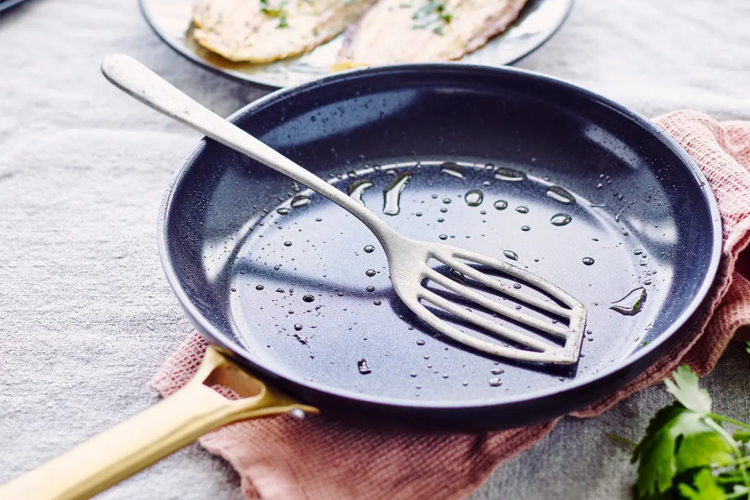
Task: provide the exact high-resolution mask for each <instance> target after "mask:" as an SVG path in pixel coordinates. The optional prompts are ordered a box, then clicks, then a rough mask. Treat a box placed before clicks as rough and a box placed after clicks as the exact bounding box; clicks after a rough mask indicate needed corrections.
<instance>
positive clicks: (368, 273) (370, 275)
mask: <svg viewBox="0 0 750 500" xmlns="http://www.w3.org/2000/svg"><path fill="white" fill-rule="evenodd" d="M365 274H366V275H367V276H369V277H370V278H372V277H373V276H375V274H376V273H375V269H368V270H367V271H365Z"/></svg>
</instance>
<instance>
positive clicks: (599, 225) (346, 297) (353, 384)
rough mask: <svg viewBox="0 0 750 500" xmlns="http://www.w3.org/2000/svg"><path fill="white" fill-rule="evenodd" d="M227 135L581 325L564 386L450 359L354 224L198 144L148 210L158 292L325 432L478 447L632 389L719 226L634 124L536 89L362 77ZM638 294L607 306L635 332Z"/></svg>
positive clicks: (498, 363)
mask: <svg viewBox="0 0 750 500" xmlns="http://www.w3.org/2000/svg"><path fill="white" fill-rule="evenodd" d="M232 120H233V121H234V122H235V123H237V124H238V125H240V126H241V127H242V128H244V129H246V130H247V131H248V132H250V133H251V134H253V135H255V136H256V137H258V138H259V139H260V140H262V141H264V142H265V143H267V144H269V145H270V146H272V147H274V148H276V149H277V150H279V151H281V152H282V153H284V154H285V155H287V156H288V157H290V158H292V159H293V160H295V161H296V162H298V163H299V164H300V165H302V166H304V167H305V168H307V169H309V170H311V171H313V172H315V173H316V174H317V175H319V176H321V177H323V178H325V179H330V182H331V183H333V184H335V185H336V186H338V187H339V188H341V189H342V190H345V191H348V190H354V191H356V193H355V195H358V194H359V193H360V192H361V196H362V200H363V202H364V203H365V204H366V206H367V207H368V208H370V209H371V210H372V211H373V212H375V213H377V214H378V215H379V216H380V217H381V218H382V219H383V220H385V221H386V222H387V223H388V224H389V225H391V226H392V227H394V228H395V229H397V230H398V231H399V232H401V233H403V234H405V235H406V236H410V237H413V238H417V239H424V240H432V241H440V240H442V239H446V242H447V243H450V244H453V245H456V246H461V247H465V248H467V249H471V250H474V251H477V252H480V253H484V254H487V255H490V256H493V257H498V258H502V259H506V260H508V259H510V260H509V261H512V260H515V262H513V263H515V264H516V265H519V266H522V267H524V268H527V269H528V270H530V271H532V272H534V273H536V274H539V275H540V276H542V277H543V278H544V279H546V280H548V281H551V282H552V283H555V284H557V285H559V286H560V287H562V288H563V289H564V290H566V291H567V292H569V293H571V294H572V295H573V296H574V297H576V298H577V299H578V300H580V301H581V302H583V303H584V304H585V305H586V306H587V308H588V324H587V327H586V329H587V334H586V339H585V340H584V341H583V347H582V357H581V359H580V362H579V363H578V364H577V365H576V366H574V367H572V368H571V367H554V366H544V365H537V364H529V363H518V362H508V361H505V360H502V359H495V358H491V357H487V356H483V355H480V354H478V353H476V352H473V351H470V350H468V349H465V348H463V347H462V346H460V345H457V344H455V343H452V342H450V341H449V340H448V339H445V338H441V337H440V336H437V335H435V332H433V331H432V330H431V329H430V328H429V327H428V326H427V325H425V324H423V323H422V322H421V321H420V320H418V319H417V318H416V317H415V316H413V315H412V314H411V312H410V311H409V310H408V309H407V308H406V307H405V306H404V305H403V304H402V303H401V302H400V300H399V299H398V297H397V296H396V294H395V293H394V291H393V290H392V288H391V284H390V280H389V278H388V271H387V262H386V259H385V255H384V253H383V251H382V249H381V248H380V247H379V245H378V243H377V240H376V239H375V238H374V236H373V235H372V234H371V233H370V232H369V231H368V230H367V228H366V227H365V226H364V225H362V224H361V223H360V222H359V221H357V220H356V219H355V218H354V217H353V216H351V215H349V214H348V213H347V212H345V211H344V210H342V209H340V208H339V207H337V206H335V205H333V204H332V203H330V202H329V201H327V200H326V199H323V198H322V197H320V196H319V195H317V194H315V193H311V192H309V191H308V190H306V188H305V187H304V186H298V185H295V184H294V183H293V182H292V181H291V180H289V179H288V178H286V177H284V176H282V175H281V174H278V173H276V172H274V171H272V170H270V169H268V168H266V167H264V166H262V165H260V164H258V163H257V162H255V161H254V160H251V159H249V158H246V157H244V156H242V155H240V154H238V153H235V152H233V151H231V150H229V149H227V148H225V147H224V146H221V145H219V144H217V143H215V142H213V141H210V140H204V141H203V142H202V143H201V144H200V145H199V146H198V148H197V149H196V151H195V152H194V153H193V154H191V155H190V156H189V158H188V159H187V160H186V161H185V162H184V164H183V165H182V167H181V168H180V169H179V171H178V173H177V175H176V178H175V180H174V182H173V184H172V185H171V187H170V188H169V190H168V193H167V195H166V197H165V201H164V206H163V210H162V214H161V221H160V232H159V238H160V250H161V256H162V260H163V263H164V267H165V269H166V273H167V277H168V279H169V281H170V284H171V285H172V287H173V288H174V290H175V292H176V294H177V296H178V298H179V300H180V302H181V303H182V306H183V307H184V309H185V311H186V312H187V314H188V315H189V316H190V318H191V319H192V321H193V322H194V323H195V325H196V326H197V328H198V329H199V330H200V331H201V332H202V333H203V334H205V335H206V336H208V337H209V338H210V339H212V340H213V341H214V342H215V343H217V344H219V345H221V346H224V347H226V348H228V349H230V350H231V351H233V352H234V353H235V354H236V358H237V359H239V360H240V361H241V362H242V363H243V364H244V365H245V366H246V367H247V368H248V369H249V370H250V371H251V372H253V373H255V374H257V375H259V376H261V377H262V378H263V379H264V380H266V381H267V382H269V383H271V384H273V385H276V386H278V387H280V388H281V389H283V390H285V391H286V392H287V393H289V394H290V395H292V396H293V397H295V398H298V399H299V400H300V401H302V402H305V403H308V404H311V405H313V406H317V407H318V408H320V409H321V411H322V412H323V413H324V414H326V415H329V416H333V417H336V418H343V419H347V420H350V421H357V422H365V423H367V424H372V425H386V426H391V425H398V426H404V425H405V426H409V427H416V428H419V429H427V428H436V429H441V430H475V429H495V428H503V427H509V426H515V425H521V424H528V423H532V422H535V421H539V420H542V419H547V418H551V417H555V416H559V415H562V414H564V413H566V412H569V411H571V410H573V409H576V408H579V407H581V406H583V405H585V404H588V403H592V402H594V401H595V400H597V399H598V398H601V397H602V396H604V395H607V394H609V393H611V392H613V391H615V390H616V389H617V388H619V387H620V386H622V385H623V384H625V383H626V382H627V381H628V380H631V379H632V378H633V377H635V376H636V375H638V374H639V373H641V372H642V371H643V370H645V369H646V368H647V367H648V366H649V364H650V363H652V362H653V361H654V360H655V359H656V358H657V357H658V356H659V354H660V353H662V352H664V350H665V349H666V347H667V346H668V345H669V343H670V342H671V341H673V340H674V339H675V338H676V337H677V336H678V335H679V333H678V329H679V327H680V326H681V325H683V324H684V322H685V321H686V320H687V319H688V318H689V317H690V315H691V314H692V313H693V312H694V311H695V310H696V308H697V307H698V305H699V304H700V302H701V300H702V299H703V298H704V297H705V295H706V293H707V291H708V289H709V287H710V285H711V282H712V280H713V278H714V275H715V273H716V269H717V265H718V261H719V257H720V250H721V223H720V217H719V212H718V208H717V205H716V202H715V199H714V197H713V195H712V193H711V191H710V188H709V186H708V184H707V182H706V180H705V178H704V177H703V175H702V174H701V172H700V171H699V170H698V169H697V167H696V166H695V164H694V163H693V161H692V160H691V159H690V157H689V156H688V155H687V154H686V153H685V152H684V151H683V150H682V149H680V148H679V147H678V146H677V145H676V144H675V143H674V142H673V141H672V140H671V139H670V138H669V137H668V136H666V135H665V134H664V133H662V132H661V131H659V130H658V129H657V128H656V127H654V126H653V125H651V124H649V123H648V122H646V121H645V120H643V119H641V118H639V117H638V116H637V115H635V114H633V113H631V112H629V111H627V110H625V109H624V108H622V107H621V106H619V105H617V104H614V103H612V102H610V101H608V100H606V99H604V98H602V97H600V96H597V95H595V94H592V93H590V92H588V91H585V90H582V89H580V88H578V87H575V86H572V85H570V84H567V83H564V82H561V81H558V80H555V79H552V78H549V77H545V76H541V75H538V74H533V73H528V72H523V71H519V70H514V69H493V68H482V67H471V66H463V65H406V66H394V67H387V68H379V69H368V70H362V71H356V72H350V73H345V74H339V75H334V76H331V77H328V78H325V79H323V80H320V81H317V82H314V83H311V84H308V85H305V86H302V87H297V88H294V89H290V90H285V91H279V92H276V93H274V94H271V95H269V96H268V97H266V98H264V99H262V100H260V101H256V102H255V103H252V104H250V105H248V106H247V107H245V108H244V109H242V110H240V111H239V112H238V113H236V114H235V115H234V116H233V117H232ZM446 163H447V165H446ZM407 172H408V173H411V174H412V177H411V180H410V181H409V182H408V184H406V186H405V188H404V189H403V191H402V192H401V197H400V203H399V207H398V210H399V213H398V214H397V215H387V214H385V213H384V212H385V211H391V212H392V211H393V207H392V206H391V207H385V206H384V201H385V200H384V198H385V195H384V190H386V191H387V188H388V186H389V185H391V184H392V183H393V182H394V180H397V179H399V178H401V177H400V176H401V175H402V174H405V173H407ZM368 183H369V184H372V186H371V187H369V188H367V189H363V188H362V186H366V185H368ZM357 185H359V186H360V189H359V190H355V188H356V186H357ZM550 188H552V189H550ZM560 188H562V190H561V189H560ZM476 190H478V191H480V192H481V203H477V198H478V195H477V193H476ZM472 191H474V192H473V193H472V194H469V195H468V196H467V193H470V192H472ZM571 198H572V199H574V200H575V201H574V202H571ZM392 201H393V197H392V196H391V202H392ZM385 205H387V204H385ZM568 218H569V219H570V221H569V222H567V223H565V224H564V225H559V224H560V222H564V221H567V219H568ZM553 221H554V222H556V223H557V224H553ZM369 245H372V246H373V247H374V250H372V251H369V250H371V249H370V248H367V247H368V246H369ZM591 261H593V263H591ZM634 290H636V292H634V295H630V298H629V299H628V300H626V301H625V303H626V304H625V305H626V306H628V307H630V309H631V311H630V312H633V309H635V310H637V309H639V308H640V310H639V312H637V313H636V314H632V315H629V314H623V313H622V312H617V311H615V310H613V309H611V308H610V306H611V305H612V304H613V303H615V302H617V301H618V300H620V299H622V298H623V297H625V296H627V295H628V294H630V293H631V292H632V291H634ZM641 290H642V291H641ZM644 293H645V299H644V300H641V301H640V303H638V300H635V299H633V297H641V298H642V296H643V294H644ZM467 307H468V308H471V304H467ZM621 310H622V308H621ZM623 312H624V310H623Z"/></svg>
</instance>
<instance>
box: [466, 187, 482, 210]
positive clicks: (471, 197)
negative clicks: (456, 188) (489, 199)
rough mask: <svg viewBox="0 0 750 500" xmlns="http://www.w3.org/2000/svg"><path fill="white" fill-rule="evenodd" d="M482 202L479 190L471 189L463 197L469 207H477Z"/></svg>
mask: <svg viewBox="0 0 750 500" xmlns="http://www.w3.org/2000/svg"><path fill="white" fill-rule="evenodd" d="M482 200H484V194H482V192H481V191H480V190H479V189H472V190H471V191H469V192H468V193H466V194H465V195H464V201H465V202H466V204H467V205H469V206H470V207H478V206H479V205H481V204H482Z"/></svg>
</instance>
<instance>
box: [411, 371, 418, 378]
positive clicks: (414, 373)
mask: <svg viewBox="0 0 750 500" xmlns="http://www.w3.org/2000/svg"><path fill="white" fill-rule="evenodd" d="M409 376H411V378H414V377H416V376H417V372H411V373H410V374H409Z"/></svg>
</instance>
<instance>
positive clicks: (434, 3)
mask: <svg viewBox="0 0 750 500" xmlns="http://www.w3.org/2000/svg"><path fill="white" fill-rule="evenodd" d="M405 5H406V4H401V6H402V7H404V6H405ZM411 18H412V19H413V20H414V24H413V25H412V29H425V28H431V29H432V31H433V32H434V33H437V34H438V35H442V34H443V30H442V28H443V26H445V25H446V24H448V23H450V22H451V20H452V19H453V15H452V14H450V13H448V12H447V11H446V9H445V4H443V3H442V2H441V1H438V0H428V2H427V3H426V4H425V5H423V6H422V7H420V8H418V9H417V10H416V11H414V13H413V14H412V16H411ZM436 25H437V26H436Z"/></svg>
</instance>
